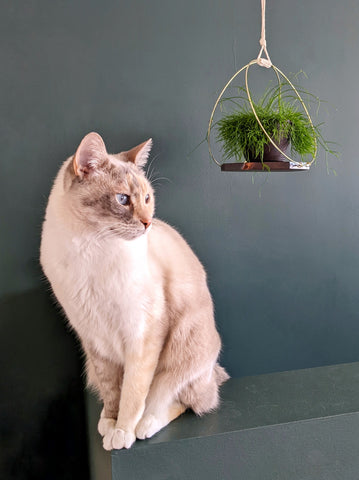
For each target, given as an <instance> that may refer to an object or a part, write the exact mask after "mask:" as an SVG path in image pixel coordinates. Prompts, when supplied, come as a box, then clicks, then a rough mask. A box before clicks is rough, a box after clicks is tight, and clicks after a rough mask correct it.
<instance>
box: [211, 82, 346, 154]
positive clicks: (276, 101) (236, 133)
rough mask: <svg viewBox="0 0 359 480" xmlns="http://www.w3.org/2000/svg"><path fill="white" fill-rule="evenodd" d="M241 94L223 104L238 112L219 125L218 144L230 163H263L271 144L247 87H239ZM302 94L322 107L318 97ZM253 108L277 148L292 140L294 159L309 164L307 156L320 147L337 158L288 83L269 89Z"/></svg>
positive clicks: (219, 122)
mask: <svg viewBox="0 0 359 480" xmlns="http://www.w3.org/2000/svg"><path fill="white" fill-rule="evenodd" d="M297 89H298V87H297ZM237 90H238V96H234V97H227V98H223V99H222V101H221V108H222V109H223V105H224V104H225V102H227V101H229V102H230V103H231V104H234V105H235V108H234V111H233V112H232V113H229V114H227V115H225V116H224V117H222V119H220V120H219V121H218V122H217V123H216V127H217V141H220V142H221V143H222V150H223V155H224V158H225V159H226V160H229V159H231V158H234V159H235V160H236V161H248V160H249V159H250V158H252V159H253V158H256V159H259V160H260V161H262V162H263V155H264V149H265V146H266V145H268V144H270V141H269V139H268V137H267V136H266V135H265V134H264V132H263V130H262V129H261V127H260V125H259V123H258V122H257V119H256V117H255V116H254V113H253V111H252V109H251V107H250V105H249V102H248V98H247V96H246V91H245V90H244V88H243V87H237ZM300 93H301V94H303V95H306V98H307V100H308V98H309V99H310V100H314V101H315V102H316V103H317V105H318V107H319V103H320V100H319V99H318V98H317V97H314V96H313V95H311V94H309V93H308V92H303V91H302V90H300ZM240 101H242V103H243V104H242V105H241V104H240ZM253 106H254V109H255V111H256V113H257V115H258V118H259V119H260V121H261V123H262V125H263V127H264V128H265V130H266V132H267V133H268V135H269V136H270V137H271V138H272V140H273V141H274V142H275V143H276V144H277V145H279V143H280V142H281V140H282V139H288V140H289V142H290V149H291V156H293V155H295V154H298V155H299V156H300V160H301V161H302V162H304V161H306V160H305V158H306V157H307V156H309V155H310V156H313V155H314V153H315V148H316V147H315V146H316V143H317V145H318V146H322V147H323V148H324V150H325V152H326V154H327V153H331V154H333V155H337V153H336V152H334V151H333V150H331V149H330V147H329V143H330V142H326V141H325V140H324V139H323V137H322V135H321V132H320V128H319V127H320V125H317V126H314V127H312V125H311V124H310V121H309V119H308V117H307V116H306V114H305V113H304V112H303V111H302V105H301V103H300V102H299V100H298V97H297V96H296V95H295V94H294V92H293V91H292V89H291V88H290V86H289V85H288V84H287V83H285V82H284V83H281V84H280V85H278V86H277V87H275V88H273V87H272V88H267V90H266V91H265V93H264V95H263V96H262V98H261V99H260V100H259V101H258V102H256V103H254V102H253ZM272 148H274V147H272ZM307 161H308V160H307Z"/></svg>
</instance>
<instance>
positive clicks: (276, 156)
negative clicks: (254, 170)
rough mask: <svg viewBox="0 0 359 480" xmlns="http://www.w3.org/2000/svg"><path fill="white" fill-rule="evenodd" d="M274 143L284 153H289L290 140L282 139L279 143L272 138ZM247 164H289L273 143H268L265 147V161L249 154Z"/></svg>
mask: <svg viewBox="0 0 359 480" xmlns="http://www.w3.org/2000/svg"><path fill="white" fill-rule="evenodd" d="M272 140H273V142H274V143H275V144H276V145H278V147H279V148H280V149H281V150H282V152H284V153H287V150H288V147H289V143H290V140H289V138H285V137H284V138H281V140H280V142H279V143H277V142H276V140H274V139H273V138H272ZM246 161H247V162H262V161H263V163H266V162H288V159H287V158H285V156H284V155H283V154H282V153H280V152H279V151H278V150H277V149H276V148H275V147H274V146H273V145H272V144H271V143H268V144H267V145H265V146H264V152H263V159H262V158H261V157H259V156H257V157H256V156H254V154H253V153H252V152H248V155H247V158H246Z"/></svg>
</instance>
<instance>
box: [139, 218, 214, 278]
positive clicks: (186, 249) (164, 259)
mask: <svg viewBox="0 0 359 480" xmlns="http://www.w3.org/2000/svg"><path fill="white" fill-rule="evenodd" d="M148 250H149V260H150V263H152V265H153V264H154V268H156V269H160V270H161V273H162V275H163V276H164V278H165V279H167V280H174V279H175V280H176V281H177V282H182V283H183V282H185V283H187V284H193V285H195V286H202V285H203V284H205V283H206V272H205V270H204V268H203V266H202V264H201V262H200V261H199V259H198V258H197V256H196V255H195V253H194V252H193V250H192V249H191V247H190V246H189V245H188V243H187V242H186V240H185V239H184V238H183V237H182V235H181V234H180V233H179V232H178V231H177V230H176V229H175V228H173V227H172V226H170V225H169V224H167V223H165V222H164V221H162V220H159V219H157V218H155V219H154V220H153V226H152V229H151V231H150V232H148Z"/></svg>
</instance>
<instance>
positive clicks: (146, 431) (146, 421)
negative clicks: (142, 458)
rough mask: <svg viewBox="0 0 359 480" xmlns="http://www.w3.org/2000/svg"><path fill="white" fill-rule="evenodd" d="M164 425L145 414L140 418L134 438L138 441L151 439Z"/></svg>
mask: <svg viewBox="0 0 359 480" xmlns="http://www.w3.org/2000/svg"><path fill="white" fill-rule="evenodd" d="M163 426H164V423H163V422H162V421H161V420H160V419H159V418H156V417H155V416H154V415H152V414H147V415H145V416H144V417H142V418H141V420H140V421H139V422H138V424H137V427H136V437H137V438H138V439H140V440H144V439H145V438H151V437H152V436H153V435H154V434H155V433H157V432H159V431H160V430H161V428H163Z"/></svg>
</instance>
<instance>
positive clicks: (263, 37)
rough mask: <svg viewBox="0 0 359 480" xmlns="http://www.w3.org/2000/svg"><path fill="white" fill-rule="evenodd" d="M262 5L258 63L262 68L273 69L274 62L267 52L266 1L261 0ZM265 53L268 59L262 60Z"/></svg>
mask: <svg viewBox="0 0 359 480" xmlns="http://www.w3.org/2000/svg"><path fill="white" fill-rule="evenodd" d="M261 3H262V31H261V38H260V40H259V44H260V46H261V49H260V51H259V54H258V57H257V63H258V65H260V66H261V67H265V68H271V66H272V62H271V59H270V57H269V53H268V50H267V41H266V0H261ZM263 52H264V53H265V55H266V57H267V58H262V53H263Z"/></svg>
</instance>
